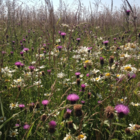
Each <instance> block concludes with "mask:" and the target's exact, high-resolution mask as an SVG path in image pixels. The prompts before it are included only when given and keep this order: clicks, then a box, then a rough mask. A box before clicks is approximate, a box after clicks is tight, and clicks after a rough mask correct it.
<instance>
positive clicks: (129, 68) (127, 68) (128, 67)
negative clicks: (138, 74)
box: [124, 66, 132, 71]
mask: <svg viewBox="0 0 140 140" xmlns="http://www.w3.org/2000/svg"><path fill="white" fill-rule="evenodd" d="M124 69H125V70H127V71H131V70H132V68H131V67H130V66H127V67H125V68H124Z"/></svg>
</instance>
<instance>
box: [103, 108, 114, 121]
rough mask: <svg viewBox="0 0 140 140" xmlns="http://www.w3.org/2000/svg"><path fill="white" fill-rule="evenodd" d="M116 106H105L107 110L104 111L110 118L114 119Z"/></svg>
mask: <svg viewBox="0 0 140 140" xmlns="http://www.w3.org/2000/svg"><path fill="white" fill-rule="evenodd" d="M114 111H115V110H114V108H113V107H112V106H107V107H106V108H105V111H104V113H105V116H106V117H107V118H108V119H113V117H114Z"/></svg>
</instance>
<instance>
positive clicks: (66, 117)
mask: <svg viewBox="0 0 140 140" xmlns="http://www.w3.org/2000/svg"><path fill="white" fill-rule="evenodd" d="M71 112H72V110H70V109H67V111H66V113H65V114H64V119H69V118H70V115H71Z"/></svg>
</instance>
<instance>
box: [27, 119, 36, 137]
mask: <svg viewBox="0 0 140 140" xmlns="http://www.w3.org/2000/svg"><path fill="white" fill-rule="evenodd" d="M34 123H35V122H33V123H32V126H31V127H30V130H29V131H28V134H27V138H28V137H29V136H30V133H31V131H32V129H33V126H34Z"/></svg>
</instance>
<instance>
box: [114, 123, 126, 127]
mask: <svg viewBox="0 0 140 140" xmlns="http://www.w3.org/2000/svg"><path fill="white" fill-rule="evenodd" d="M112 124H114V125H118V126H122V127H127V125H125V124H121V123H112Z"/></svg>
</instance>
